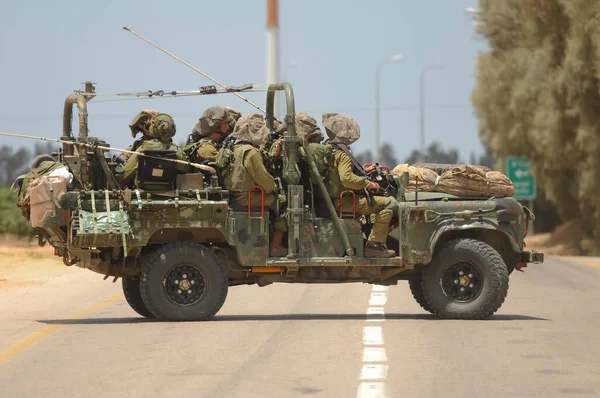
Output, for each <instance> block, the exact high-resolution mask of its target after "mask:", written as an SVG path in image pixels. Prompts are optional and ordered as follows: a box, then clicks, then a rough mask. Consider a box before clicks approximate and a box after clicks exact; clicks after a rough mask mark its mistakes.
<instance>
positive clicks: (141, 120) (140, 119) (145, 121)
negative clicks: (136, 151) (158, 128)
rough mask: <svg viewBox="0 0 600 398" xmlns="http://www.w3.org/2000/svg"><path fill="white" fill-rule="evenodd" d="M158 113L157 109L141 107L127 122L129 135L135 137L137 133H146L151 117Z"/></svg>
mask: <svg viewBox="0 0 600 398" xmlns="http://www.w3.org/2000/svg"><path fill="white" fill-rule="evenodd" d="M159 113H160V112H159V111H157V110H154V109H142V111H141V112H140V113H138V114H137V115H135V117H134V118H133V119H132V120H131V122H130V123H129V129H130V130H131V136H132V137H133V138H135V136H136V135H137V134H138V133H144V134H148V130H149V128H150V122H151V121H152V118H153V117H154V116H156V115H158V114H159Z"/></svg>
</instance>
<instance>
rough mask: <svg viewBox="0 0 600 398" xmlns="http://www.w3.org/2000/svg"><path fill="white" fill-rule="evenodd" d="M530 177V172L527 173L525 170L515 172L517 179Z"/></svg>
mask: <svg viewBox="0 0 600 398" xmlns="http://www.w3.org/2000/svg"><path fill="white" fill-rule="evenodd" d="M528 175H529V171H525V170H517V171H515V177H517V178H519V179H520V178H523V177H527V176H528Z"/></svg>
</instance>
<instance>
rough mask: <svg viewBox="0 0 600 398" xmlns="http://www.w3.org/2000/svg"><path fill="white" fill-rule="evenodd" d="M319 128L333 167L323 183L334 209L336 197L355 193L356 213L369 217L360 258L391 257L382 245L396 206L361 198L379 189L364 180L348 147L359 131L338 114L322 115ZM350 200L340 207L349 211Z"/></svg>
mask: <svg viewBox="0 0 600 398" xmlns="http://www.w3.org/2000/svg"><path fill="white" fill-rule="evenodd" d="M323 126H324V127H325V131H326V132H327V136H328V137H329V144H330V145H331V146H332V147H333V164H332V166H331V170H330V172H329V174H328V177H329V178H328V179H327V180H326V186H327V190H328V193H329V196H330V197H331V199H332V200H333V201H334V203H335V205H336V207H337V208H338V209H339V208H340V205H341V204H340V194H341V193H342V192H343V191H345V190H351V191H354V192H355V193H356V212H357V213H358V214H362V215H372V217H371V219H372V220H373V219H374V223H373V229H372V230H371V233H370V234H369V237H368V240H367V244H366V246H365V251H364V254H365V256H366V257H393V256H394V255H395V253H394V251H393V250H388V248H387V246H386V243H385V242H386V241H387V237H388V230H389V226H390V222H391V221H392V218H393V217H394V216H395V215H396V213H397V212H398V208H399V204H398V202H397V201H396V199H395V198H393V197H391V196H389V197H383V196H372V197H371V199H372V200H369V198H368V196H367V195H365V193H366V192H368V191H371V190H373V191H377V190H378V189H379V185H378V184H377V183H376V182H371V181H369V180H368V179H367V178H366V177H365V175H366V174H365V173H364V170H363V169H362V166H361V165H360V163H359V162H358V161H357V160H356V159H355V158H354V155H353V154H352V151H351V150H350V148H349V145H351V144H352V143H354V142H355V141H356V140H358V139H359V138H360V127H359V126H358V123H356V121H354V120H353V119H352V118H350V117H348V116H345V115H341V114H338V113H325V114H323ZM352 202H353V197H352V196H349V195H346V196H344V198H343V207H344V208H345V209H351V208H352V207H353V203H352Z"/></svg>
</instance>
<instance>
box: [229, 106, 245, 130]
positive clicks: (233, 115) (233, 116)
mask: <svg viewBox="0 0 600 398" xmlns="http://www.w3.org/2000/svg"><path fill="white" fill-rule="evenodd" d="M226 109H227V113H228V115H227V121H228V122H229V133H230V134H231V133H233V129H234V128H235V124H236V123H237V121H238V120H239V119H240V117H242V112H240V111H238V110H237V109H235V108H230V107H228V106H227V107H226Z"/></svg>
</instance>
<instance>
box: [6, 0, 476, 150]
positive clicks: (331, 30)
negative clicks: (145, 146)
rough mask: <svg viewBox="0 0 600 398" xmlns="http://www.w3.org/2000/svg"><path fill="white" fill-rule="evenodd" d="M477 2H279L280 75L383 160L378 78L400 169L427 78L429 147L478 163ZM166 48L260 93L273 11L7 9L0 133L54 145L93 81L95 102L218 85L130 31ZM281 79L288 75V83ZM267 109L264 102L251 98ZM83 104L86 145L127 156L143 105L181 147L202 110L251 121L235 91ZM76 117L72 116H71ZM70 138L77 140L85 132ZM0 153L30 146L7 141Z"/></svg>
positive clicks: (32, 2)
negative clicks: (169, 120)
mask: <svg viewBox="0 0 600 398" xmlns="http://www.w3.org/2000/svg"><path fill="white" fill-rule="evenodd" d="M476 3H477V1H476V0H453V1H441V0H435V1H434V0H421V1H415V0H412V1H406V0H371V1H368V2H367V1H358V0H302V1H292V0H279V23H280V55H281V71H282V75H284V74H285V76H286V77H287V80H288V81H289V82H290V83H292V85H293V88H294V92H295V98H296V110H297V111H304V112H307V113H309V114H311V115H313V116H314V117H315V118H316V119H317V120H319V121H320V119H321V115H322V114H323V113H325V112H340V113H344V114H347V115H349V116H351V117H352V118H354V119H355V120H356V121H357V122H358V123H359V125H360V126H361V139H360V140H359V141H357V142H356V143H355V144H354V145H353V148H354V150H355V152H362V151H364V150H372V151H373V150H375V139H374V134H375V124H376V122H375V92H376V87H375V71H376V65H377V64H378V63H379V62H380V61H381V60H383V59H385V58H387V57H389V56H391V55H394V54H401V55H402V56H403V57H404V60H402V61H398V62H392V63H385V64H383V65H382V69H381V85H380V93H381V97H380V101H381V102H380V103H381V119H380V126H381V127H380V131H381V141H382V143H383V142H388V143H390V144H392V145H393V147H394V148H395V151H396V156H397V158H398V160H400V161H403V160H404V159H405V158H406V157H408V155H409V154H410V152H411V151H412V150H414V149H417V148H418V146H419V142H420V141H419V91H420V90H419V76H420V74H421V71H422V70H423V68H425V67H427V66H429V65H432V64H442V65H443V69H439V70H431V71H429V72H427V74H426V78H425V90H424V94H425V95H424V98H425V124H424V125H425V139H426V143H427V144H429V143H431V142H432V141H438V142H440V143H441V144H442V146H443V147H444V148H457V149H458V150H459V153H460V154H461V157H462V160H463V161H467V160H468V159H469V155H470V154H471V153H476V154H481V153H483V147H482V145H481V142H480V140H479V137H478V134H477V129H478V128H477V119H476V117H475V113H474V109H473V107H472V105H471V102H470V95H471V92H472V90H473V88H474V85H475V67H476V59H477V55H478V53H479V52H481V51H485V50H486V46H485V42H484V41H482V40H481V39H479V38H477V36H476V35H475V31H474V27H473V25H472V23H471V19H470V17H469V16H468V15H467V14H466V13H465V11H464V9H465V8H466V7H476V6H477V4H476ZM123 25H128V26H131V27H132V29H133V30H135V31H136V32H138V33H140V34H142V35H144V36H146V37H147V38H148V39H150V40H152V41H154V42H156V43H157V44H159V45H161V46H163V47H164V48H166V49H167V50H169V51H170V52H172V53H174V54H176V55H177V56H179V57H180V58H182V59H184V60H185V61H187V62H188V63H190V64H192V65H194V66H195V67H197V68H198V69H200V70H202V71H203V72H205V73H206V74H208V75H210V76H211V77H213V78H215V79H217V80H219V81H221V82H223V83H224V84H226V85H241V84H244V83H249V82H251V83H254V84H261V83H264V82H265V59H266V54H265V53H266V28H265V26H266V0H229V1H226V0H223V1H205V0H196V1H176V0H173V1H171V2H168V3H167V2H164V1H157V0H146V1H137V0H129V1H109V0H105V1H101V2H100V1H84V0H78V1H67V0H53V1H46V0H29V1H26V2H25V1H15V0H6V1H4V2H3V7H2V13H1V14H0V33H1V34H0V49H1V51H0V93H1V95H0V131H2V132H11V133H20V134H29V135H36V136H41V137H49V138H59V137H60V136H61V135H62V112H63V106H64V99H65V98H66V97H67V96H68V95H70V94H71V93H72V92H73V90H76V89H83V85H82V84H81V83H82V82H84V81H86V80H91V81H93V82H95V83H97V84H96V92H98V93H117V92H132V91H147V90H152V91H157V90H165V91H173V90H195V89H197V88H198V87H200V86H206V85H210V84H212V83H211V82H210V81H209V80H207V79H206V78H205V77H203V76H202V75H200V74H198V73H196V72H194V71H193V70H191V69H189V68H187V67H186V66H184V65H182V64H180V63H178V62H177V61H175V60H174V59H172V58H170V57H168V56H167V55H165V54H163V53H162V52H160V51H159V50H157V49H155V48H154V47H152V46H150V45H149V44H147V43H145V42H143V41H142V40H140V39H138V38H137V37H135V36H133V35H132V34H131V33H127V32H126V31H124V30H122V29H121V27H122V26H123ZM282 77H283V76H282ZM246 96H247V97H248V98H249V99H251V100H252V101H255V102H256V103H257V104H259V105H260V106H261V107H264V104H265V93H264V92H254V93H248V94H247V95H246ZM109 99H115V98H114V97H100V96H98V97H96V98H94V99H93V100H92V101H91V102H89V104H88V110H89V123H90V135H92V136H97V137H100V138H102V139H103V140H105V141H106V142H108V143H109V144H110V145H112V146H114V147H121V148H124V147H126V146H127V145H128V144H130V143H131V141H132V138H131V134H130V131H129V128H128V123H129V122H130V120H131V119H132V118H133V116H135V114H137V112H139V111H140V110H141V109H143V108H153V109H158V110H160V111H162V112H165V113H169V114H171V115H172V116H173V117H174V119H175V122H176V124H177V135H176V137H175V141H176V142H182V141H183V140H185V137H187V135H188V134H189V133H190V132H191V130H192V128H193V126H194V124H195V123H196V122H197V120H198V118H199V117H200V115H201V114H202V111H203V110H204V109H206V108H208V107H210V106H214V105H225V106H232V107H234V108H237V109H239V110H240V111H242V113H248V112H253V111H255V110H254V109H253V108H251V107H250V106H249V105H247V104H245V103H244V102H243V101H242V100H240V99H238V98H236V97H235V96H233V95H231V94H224V95H216V96H202V97H188V98H162V99H150V100H148V99H144V100H137V99H136V100H128V101H107V100H109ZM75 113H76V112H75ZM76 120H77V119H76V116H75V122H74V123H73V125H74V130H76V126H77V122H76ZM0 145H13V146H15V147H17V146H21V145H27V146H29V147H32V146H33V143H32V142H25V140H22V139H16V138H7V137H0Z"/></svg>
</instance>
